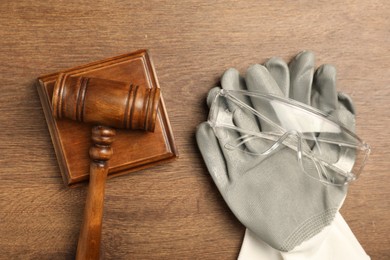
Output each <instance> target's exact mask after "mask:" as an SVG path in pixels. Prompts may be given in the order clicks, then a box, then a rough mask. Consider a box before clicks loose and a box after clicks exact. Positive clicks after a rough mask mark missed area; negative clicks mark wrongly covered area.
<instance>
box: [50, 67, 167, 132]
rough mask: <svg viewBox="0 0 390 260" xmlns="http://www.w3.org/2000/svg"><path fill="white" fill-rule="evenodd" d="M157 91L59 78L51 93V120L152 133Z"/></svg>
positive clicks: (79, 79)
mask: <svg viewBox="0 0 390 260" xmlns="http://www.w3.org/2000/svg"><path fill="white" fill-rule="evenodd" d="M159 102H160V89H159V88H147V87H143V86H136V85H133V84H130V83H125V82H119V81H113V80H107V79H99V78H89V77H83V76H80V77H71V76H69V75H67V74H60V75H59V77H58V79H57V81H56V84H55V86H54V91H53V99H52V107H53V115H54V117H55V118H58V119H61V118H68V119H72V120H76V121H79V122H86V123H94V124H97V125H104V126H110V127H114V128H124V129H142V130H146V131H150V132H153V131H154V128H155V122H156V116H157V109H158V105H159Z"/></svg>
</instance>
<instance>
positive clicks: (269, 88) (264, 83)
mask: <svg viewBox="0 0 390 260" xmlns="http://www.w3.org/2000/svg"><path fill="white" fill-rule="evenodd" d="M246 85H247V88H248V90H250V91H253V92H260V93H263V94H273V95H276V96H283V92H282V90H281V89H280V88H279V86H278V84H277V83H276V81H275V80H274V78H273V77H272V76H271V74H270V73H269V71H268V70H267V68H266V67H264V66H262V65H259V64H255V65H253V66H251V67H249V68H248V70H247V74H246ZM251 101H252V104H253V107H254V108H255V109H256V110H257V111H258V112H259V113H261V114H263V115H264V116H266V117H267V118H269V119H271V120H273V121H274V122H278V119H277V116H276V113H275V111H274V110H273V108H272V107H270V106H268V105H264V104H263V102H261V100H259V99H257V98H251ZM259 121H260V127H261V130H262V131H273V130H274V127H272V126H270V125H269V124H267V123H266V122H264V121H263V120H261V119H260V120H259Z"/></svg>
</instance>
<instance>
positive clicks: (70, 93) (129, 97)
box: [52, 74, 160, 260]
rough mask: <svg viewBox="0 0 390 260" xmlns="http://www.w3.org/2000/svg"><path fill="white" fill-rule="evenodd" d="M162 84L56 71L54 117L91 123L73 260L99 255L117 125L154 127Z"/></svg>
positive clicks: (82, 259) (134, 127)
mask: <svg viewBox="0 0 390 260" xmlns="http://www.w3.org/2000/svg"><path fill="white" fill-rule="evenodd" d="M159 102H160V89H159V88H147V87H144V86H137V85H133V84H130V83H126V82H118V81H112V80H107V79H99V78H89V77H83V76H74V77H72V76H69V75H67V74H60V75H59V76H58V79H57V81H56V83H55V86H54V90H53V99H52V109H53V111H52V112H53V116H54V117H55V118H57V119H62V118H67V119H71V120H75V121H79V122H84V123H90V124H94V125H95V126H94V127H93V128H92V142H93V144H92V146H91V148H90V149H89V156H90V159H91V162H90V175H89V187H88V194H87V198H86V204H85V210H84V219H83V224H82V227H81V230H80V235H79V241H78V245H77V253H76V259H78V260H84V259H99V251H100V240H101V230H102V218H103V206H104V190H105V183H106V179H107V173H108V161H109V159H110V158H111V156H112V155H113V150H112V148H111V144H112V142H113V141H114V136H115V129H114V128H121V129H140V130H145V131H149V132H153V131H154V128H155V122H156V116H157V110H158V106H159Z"/></svg>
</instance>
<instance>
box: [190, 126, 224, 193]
mask: <svg viewBox="0 0 390 260" xmlns="http://www.w3.org/2000/svg"><path fill="white" fill-rule="evenodd" d="M196 142H197V143H198V147H199V150H200V153H201V154H202V157H203V160H204V162H205V163H206V166H207V169H208V170H209V173H210V175H211V177H212V178H213V180H214V182H215V184H216V185H217V187H218V189H220V190H221V189H223V188H224V187H226V186H227V185H228V184H229V177H228V175H227V171H226V162H225V159H224V156H223V153H222V151H221V149H220V147H219V142H218V140H217V138H216V137H215V135H214V131H213V129H212V128H211V126H210V124H209V123H208V122H203V123H201V124H200V125H199V126H198V128H197V129H196Z"/></svg>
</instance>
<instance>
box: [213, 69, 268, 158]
mask: <svg viewBox="0 0 390 260" xmlns="http://www.w3.org/2000/svg"><path fill="white" fill-rule="evenodd" d="M221 85H222V88H223V89H226V90H247V87H246V83H245V80H244V78H243V77H241V76H240V74H239V72H238V71H237V70H236V69H233V68H232V69H228V70H227V71H226V72H225V73H224V74H223V76H222V78H221ZM237 98H238V99H239V100H240V101H242V102H243V103H245V104H246V105H248V106H249V107H253V106H252V102H251V101H250V99H249V97H247V96H244V95H237ZM227 106H228V108H229V110H230V111H231V112H232V113H233V122H234V124H235V125H236V126H237V127H238V128H241V129H245V130H249V131H253V132H259V131H260V128H259V123H258V121H257V119H256V117H255V115H253V113H251V112H250V111H249V110H246V109H244V108H242V107H240V106H238V105H237V104H235V103H233V102H229V100H228V101H227ZM239 133H240V132H239ZM241 137H242V138H244V139H245V136H241ZM244 146H245V147H246V148H247V149H248V150H249V151H250V152H255V151H257V150H258V149H259V148H260V147H262V146H263V142H262V141H261V140H259V139H252V140H251V141H250V142H245V144H243V146H242V147H241V148H242V149H244V148H243V147H244Z"/></svg>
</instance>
